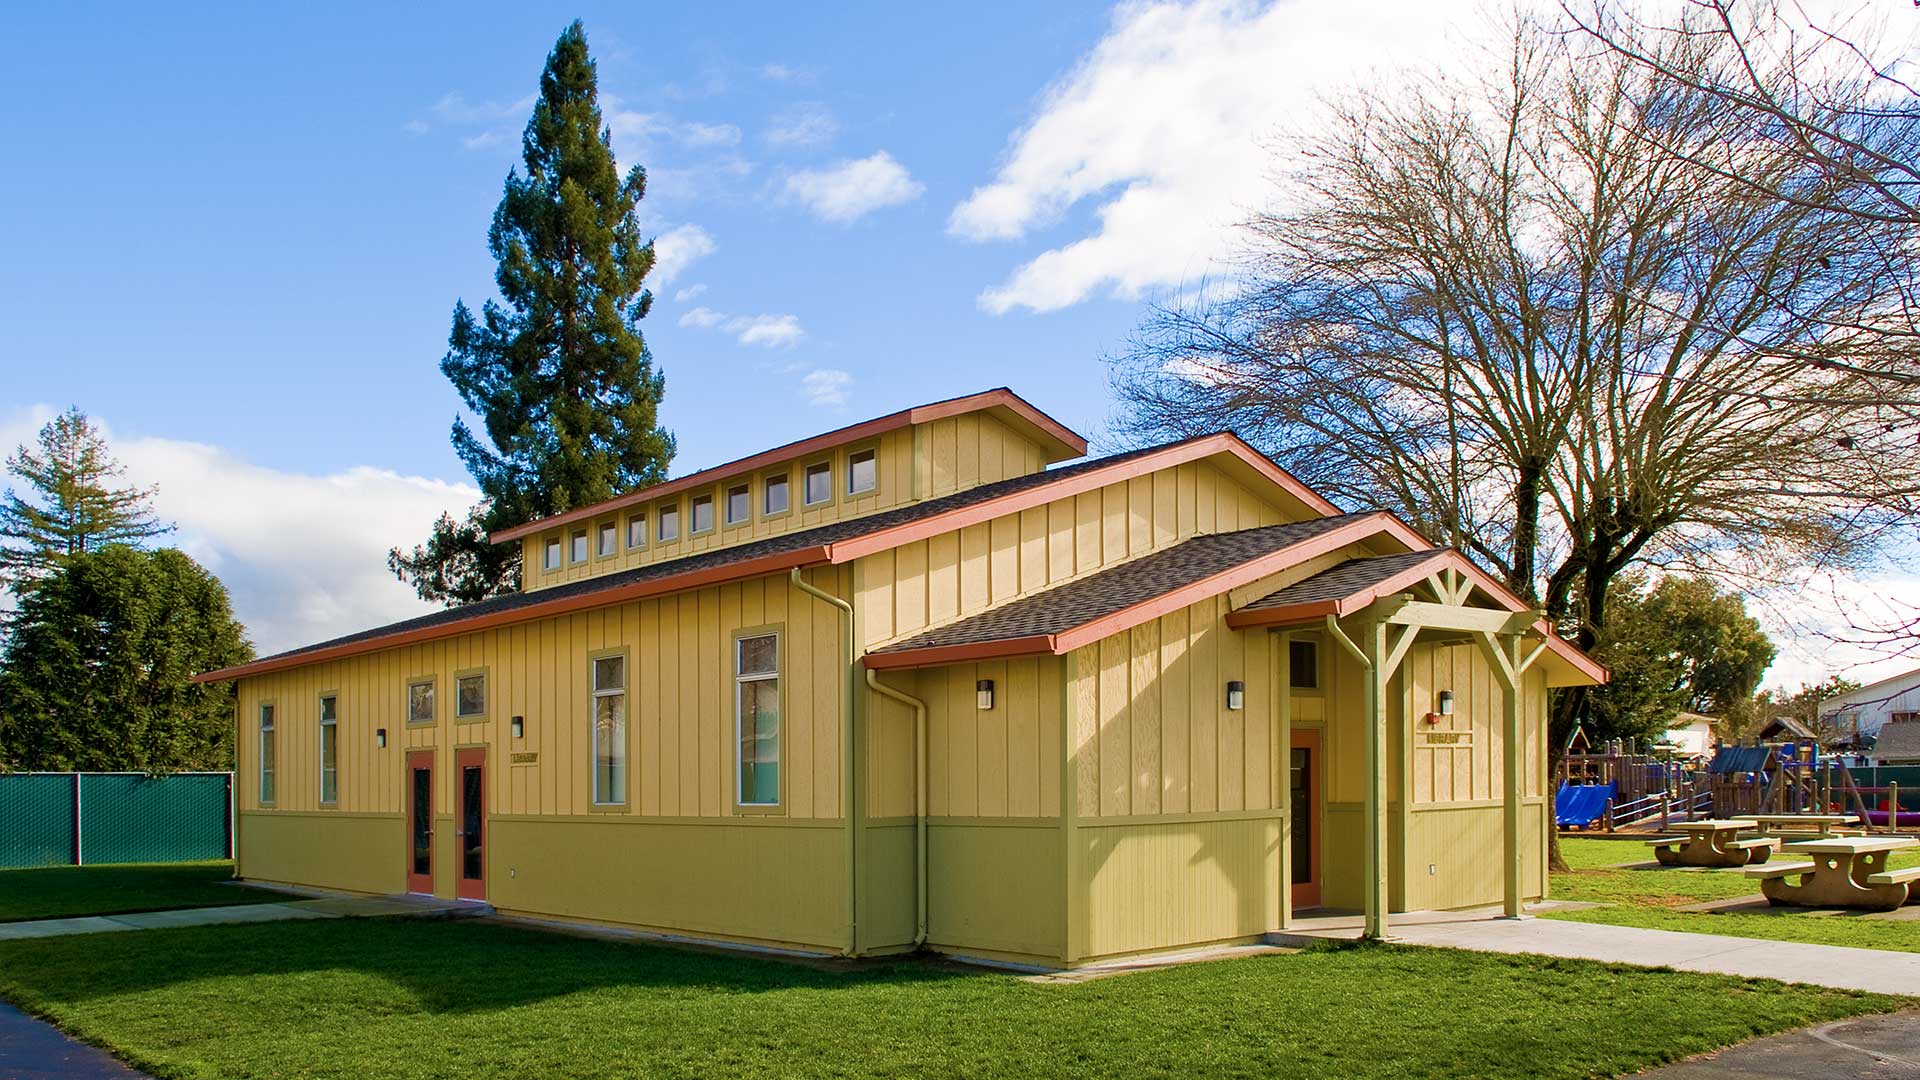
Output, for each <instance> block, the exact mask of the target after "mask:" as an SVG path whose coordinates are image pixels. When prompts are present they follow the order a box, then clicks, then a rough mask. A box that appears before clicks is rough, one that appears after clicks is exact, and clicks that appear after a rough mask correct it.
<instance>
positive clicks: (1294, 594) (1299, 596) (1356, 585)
mask: <svg viewBox="0 0 1920 1080" xmlns="http://www.w3.org/2000/svg"><path fill="white" fill-rule="evenodd" d="M1445 550H1446V549H1445V548H1428V549H1427V550H1425V551H1408V552H1404V553H1402V554H1399V555H1379V556H1375V557H1373V558H1369V559H1354V560H1352V561H1351V562H1344V563H1341V564H1340V565H1339V566H1336V567H1334V568H1332V569H1331V570H1322V571H1321V572H1320V573H1318V574H1315V575H1313V576H1312V577H1310V578H1306V579H1304V580H1302V581H1296V582H1294V583H1293V584H1291V585H1289V586H1287V587H1286V588H1284V589H1280V590H1278V591H1277V592H1271V593H1268V594H1267V595H1265V596H1263V597H1261V598H1260V599H1258V600H1255V601H1254V602H1253V603H1251V604H1248V605H1247V606H1246V610H1248V611H1254V610H1258V609H1261V608H1283V607H1293V606H1294V605H1295V604H1316V603H1322V602H1324V601H1327V600H1340V599H1343V598H1345V597H1348V596H1352V595H1353V594H1354V593H1357V592H1360V591H1361V590H1363V589H1369V588H1372V587H1373V586H1375V585H1378V584H1380V583H1381V582H1383V581H1385V580H1387V579H1388V578H1390V577H1392V576H1393V575H1395V574H1398V573H1400V572H1402V571H1404V570H1408V569H1411V568H1412V567H1415V566H1418V565H1420V564H1421V563H1423V562H1426V561H1427V560H1428V559H1431V558H1433V557H1434V556H1435V555H1438V554H1440V553H1441V552H1443V551H1445Z"/></svg>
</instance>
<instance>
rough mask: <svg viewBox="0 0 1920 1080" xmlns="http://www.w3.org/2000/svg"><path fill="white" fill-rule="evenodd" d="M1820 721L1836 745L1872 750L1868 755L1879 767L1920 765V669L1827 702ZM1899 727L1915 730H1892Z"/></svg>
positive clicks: (1822, 705)
mask: <svg viewBox="0 0 1920 1080" xmlns="http://www.w3.org/2000/svg"><path fill="white" fill-rule="evenodd" d="M1820 718H1821V720H1823V721H1825V722H1826V725H1827V729H1828V730H1829V731H1831V732H1832V733H1833V734H1832V736H1831V738H1832V740H1833V741H1835V742H1840V743H1847V744H1850V745H1856V746H1862V745H1864V746H1869V747H1871V749H1869V750H1868V754H1869V755H1870V756H1871V757H1872V758H1873V759H1874V760H1875V761H1876V762H1878V763H1879V764H1882V765H1908V764H1913V763H1914V762H1915V761H1920V724H1917V723H1916V722H1920V668H1916V669H1915V670H1913V671H1907V672H1902V673H1901V674H1899V675H1894V676H1891V677H1889V678H1885V679H1881V680H1880V681H1879V682H1876V683H1870V684H1868V685H1866V686H1863V687H1861V688H1860V689H1858V690H1855V691H1852V692H1851V693H1846V694H1836V695H1835V696H1833V697H1830V698H1826V699H1824V700H1822V701H1821V702H1820ZM1896 724H1916V727H1914V728H1905V727H1903V728H1901V729H1900V730H1898V731H1893V730H1890V729H1891V727H1892V726H1893V725H1896ZM1889 736H1891V738H1892V741H1891V743H1890V742H1889ZM1908 744H1913V745H1911V746H1909V745H1908Z"/></svg>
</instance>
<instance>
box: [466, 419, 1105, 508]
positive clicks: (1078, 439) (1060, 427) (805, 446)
mask: <svg viewBox="0 0 1920 1080" xmlns="http://www.w3.org/2000/svg"><path fill="white" fill-rule="evenodd" d="M993 408H1004V409H1007V410H1009V411H1011V412H1013V413H1014V414H1015V415H1016V416H1019V417H1020V418H1021V419H1022V420H1025V421H1026V422H1027V423H1029V424H1032V425H1033V426H1034V427H1036V428H1038V429H1040V431H1042V432H1043V433H1045V434H1046V435H1047V436H1048V437H1049V438H1052V439H1054V440H1056V441H1058V442H1059V443H1060V444H1061V445H1062V446H1063V447H1064V448H1066V449H1068V450H1070V451H1072V453H1069V454H1064V455H1061V456H1059V457H1056V458H1053V459H1051V460H1055V461H1064V460H1066V459H1067V458H1073V457H1080V456H1082V455H1084V454H1085V453H1086V452H1087V440H1086V439H1085V438H1084V437H1082V436H1081V435H1079V434H1077V433H1075V432H1074V431H1073V430H1072V429H1071V428H1069V427H1067V426H1066V425H1065V424H1062V423H1061V422H1060V421H1058V420H1055V419H1054V418H1053V417H1051V416H1048V415H1047V414H1046V413H1043V412H1041V411H1040V410H1039V409H1036V408H1034V407H1033V406H1032V405H1030V404H1028V403H1027V402H1026V401H1025V400H1023V399H1022V398H1021V397H1020V396H1019V395H1017V394H1015V393H1014V392H1013V391H1011V390H1008V389H1006V388H1005V387H1001V388H999V389H996V390H987V391H984V392H982V393H978V394H968V395H967V396H965V397H957V398H953V399H951V400H948V401H936V402H934V403H932V404H930V405H916V406H914V407H913V408H910V409H902V410H900V411H899V412H895V413H888V414H887V415H885V416H879V417H875V418H874V419H872V420H863V421H861V422H860V423H857V424H852V425H849V426H847V427H843V428H838V429H836V430H833V431H829V432H826V433H825V434H821V435H814V436H810V437H808V438H805V439H801V440H799V441H798V442H790V443H788V444H786V445H785V446H776V447H774V448H773V449H771V450H763V451H761V452H760V453H757V454H752V455H750V456H748V457H743V458H737V459H735V460H733V461H729V462H726V463H724V464H721V465H715V466H713V467H712V468H708V469H701V470H700V471H699V472H695V473H688V474H687V475H685V476H682V477H680V478H679V479H678V480H668V481H665V482H664V483H659V484H655V485H653V486H652V487H645V488H641V489H640V490H638V491H629V492H627V493H626V494H624V495H617V496H615V497H613V498H611V499H605V500H602V501H601V502H597V503H594V504H593V505H591V506H582V507H579V508H577V509H573V510H568V511H566V512H564V513H560V514H552V515H549V516H547V517H544V518H536V519H534V520H533V521H529V522H527V523H526V524H524V525H515V526H514V527H512V528H510V529H501V530H500V531H499V532H496V533H493V534H491V535H490V536H488V537H487V540H488V542H489V543H494V544H504V543H507V542H509V541H513V540H518V539H520V538H522V537H525V536H532V535H533V534H534V533H538V532H545V531H546V530H548V529H552V528H558V527H560V526H563V525H571V524H573V523H575V522H579V521H585V520H587V519H589V518H594V517H598V516H600V515H601V514H606V513H611V512H613V511H617V510H624V509H626V508H628V507H631V506H638V505H639V504H641V503H644V502H651V501H653V500H654V499H659V498H664V497H666V496H668V495H672V494H674V493H676V492H681V491H686V490H687V489H689V488H696V487H702V486H704V485H707V484H717V483H719V482H720V481H721V480H724V479H726V478H728V477H731V476H737V475H739V474H741V473H749V472H753V471H755V470H757V469H761V468H764V467H766V466H768V465H772V464H775V463H777V462H780V461H785V460H787V459H788V458H797V457H806V456H807V455H808V454H814V453H818V452H819V451H821V450H825V449H828V448H830V447H835V446H841V445H843V444H846V443H850V442H858V441H860V440H862V439H870V438H872V437H874V436H876V435H883V434H885V433H887V432H889V431H897V430H899V429H900V428H904V427H910V426H912V425H914V424H925V423H929V422H931V421H934V420H940V419H944V418H946V417H949V416H959V415H961V414H963V413H970V412H980V411H983V410H986V409H993Z"/></svg>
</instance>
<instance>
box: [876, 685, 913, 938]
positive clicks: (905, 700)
mask: <svg viewBox="0 0 1920 1080" xmlns="http://www.w3.org/2000/svg"><path fill="white" fill-rule="evenodd" d="M867 685H868V686H870V687H872V688H873V689H874V690H875V691H876V692H878V693H880V694H882V695H884V696H886V697H890V698H892V699H893V700H895V701H897V702H899V703H900V704H902V705H905V706H907V707H908V708H910V709H912V710H913V765H914V782H913V802H914V806H913V831H914V841H913V854H914V863H915V866H914V870H915V873H916V875H917V878H916V882H917V883H916V885H915V887H914V893H913V895H914V898H915V900H916V903H917V908H916V910H915V912H914V924H913V947H914V948H916V949H917V948H919V947H920V946H922V945H925V944H926V943H927V703H926V702H924V701H921V700H920V699H919V698H917V697H914V696H912V695H910V694H906V693H903V692H901V691H899V690H895V689H894V688H893V687H891V686H888V685H887V684H886V683H883V682H881V681H880V676H879V674H878V673H877V672H875V671H874V670H873V669H872V668H868V669H867Z"/></svg>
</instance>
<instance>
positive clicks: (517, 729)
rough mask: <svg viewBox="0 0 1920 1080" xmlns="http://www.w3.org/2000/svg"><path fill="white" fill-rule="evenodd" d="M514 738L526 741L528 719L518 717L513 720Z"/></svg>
mask: <svg viewBox="0 0 1920 1080" xmlns="http://www.w3.org/2000/svg"><path fill="white" fill-rule="evenodd" d="M513 737H514V738H516V739H524V738H526V737H527V718H526V717H524V716H516V717H514V718H513Z"/></svg>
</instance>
